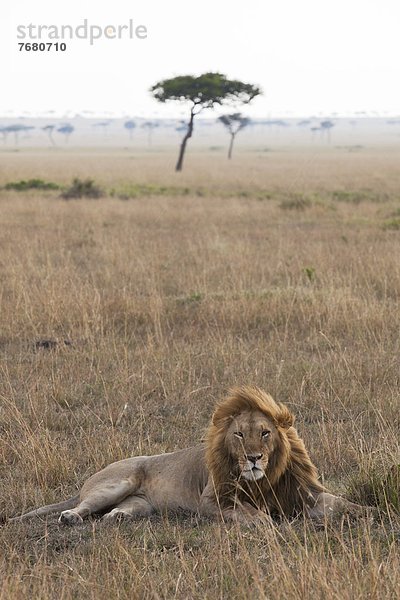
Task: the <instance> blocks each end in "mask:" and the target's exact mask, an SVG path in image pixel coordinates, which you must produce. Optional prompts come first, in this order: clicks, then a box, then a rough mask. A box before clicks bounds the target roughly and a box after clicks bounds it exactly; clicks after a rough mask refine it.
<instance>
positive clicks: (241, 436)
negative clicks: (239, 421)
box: [233, 431, 243, 438]
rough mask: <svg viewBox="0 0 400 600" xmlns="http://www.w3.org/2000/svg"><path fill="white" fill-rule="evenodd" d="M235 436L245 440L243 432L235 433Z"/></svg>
mask: <svg viewBox="0 0 400 600" xmlns="http://www.w3.org/2000/svg"><path fill="white" fill-rule="evenodd" d="M233 435H236V437H238V438H243V433H242V432H241V431H234V433H233Z"/></svg>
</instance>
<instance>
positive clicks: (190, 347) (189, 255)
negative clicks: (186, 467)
mask: <svg viewBox="0 0 400 600" xmlns="http://www.w3.org/2000/svg"><path fill="white" fill-rule="evenodd" d="M398 154H399V152H398V151H397V150H395V149H393V150H391V151H390V152H389V151H385V150H384V149H382V150H381V151H380V152H378V151H377V150H374V151H368V150H365V151H363V152H360V153H347V152H345V151H340V150H337V149H336V150H335V149H324V150H323V151H318V152H313V153H310V152H308V153H307V152H305V153H303V154H301V155H295V154H292V153H290V152H289V151H280V152H276V153H266V154H262V153H258V152H253V153H250V152H246V153H243V154H242V155H239V154H238V155H237V157H236V159H235V161H233V162H232V164H231V165H229V164H227V162H226V161H225V157H224V156H223V155H222V154H216V155H211V156H207V155H206V153H204V152H203V153H199V154H198V155H197V156H195V155H194V154H192V155H191V156H190V157H188V161H187V164H186V171H184V173H182V175H181V176H176V175H175V174H174V173H173V172H172V166H173V162H174V158H175V155H174V154H169V153H156V152H154V153H150V154H146V155H145V154H143V155H137V156H136V155H132V153H129V152H123V151H121V152H116V151H115V152H112V151H108V152H103V153H101V152H98V153H95V152H89V151H86V152H85V151H80V152H79V153H78V152H72V151H70V152H54V153H34V152H30V151H26V152H21V153H15V154H12V153H9V154H7V153H3V155H2V161H3V165H5V168H6V172H3V174H2V175H1V181H0V185H4V183H6V182H8V181H11V180H18V179H21V178H24V179H29V178H31V177H41V178H43V179H46V180H47V181H55V182H57V183H61V184H66V183H68V182H69V181H70V180H71V179H72V177H74V176H79V177H91V178H93V179H94V180H95V181H96V182H98V183H99V184H100V185H102V186H103V188H104V189H105V190H106V191H110V190H111V189H114V190H115V194H116V196H115V197H109V196H108V195H106V196H105V197H104V198H102V199H99V200H72V201H68V202H66V201H63V200H61V199H59V198H58V197H57V195H58V193H57V192H46V193H43V192H25V193H17V192H9V191H4V190H2V191H1V192H0V208H1V210H0V276H1V291H0V352H1V367H0V368H1V372H0V513H1V514H3V515H8V516H10V515H15V514H18V513H20V512H22V511H24V510H25V509H29V508H33V507H35V506H39V505H41V504H44V503H49V502H52V501H58V500H60V499H63V498H65V497H67V496H69V495H71V494H73V493H74V492H75V490H76V489H77V487H78V486H79V485H80V484H81V483H82V482H83V481H84V480H85V478H86V477H87V476H88V475H89V474H91V473H93V472H94V471H95V470H97V469H99V468H100V467H102V466H104V465H105V464H107V463H109V462H111V461H113V460H117V459H120V458H123V457H126V456H129V455H134V454H141V453H143V454H146V453H159V452H164V451H169V450H173V449H176V448H180V447H185V446H187V445H191V444H194V443H196V442H197V441H198V440H199V439H201V437H202V435H203V433H204V429H205V427H206V425H207V422H208V419H209V417H210V414H211V411H212V407H213V405H214V403H215V401H216V400H217V399H218V398H219V397H220V396H221V395H222V394H223V393H224V392H225V390H226V388H227V387H229V386H231V385H234V384H242V383H247V384H256V385H259V386H260V387H263V388H265V389H266V390H268V391H269V392H270V393H272V395H274V396H275V397H276V398H277V399H278V400H279V401H283V402H286V403H287V404H288V405H289V407H290V408H291V410H293V412H294V413H295V414H296V415H297V422H298V429H299V431H300V433H301V435H302V436H303V438H304V440H305V442H306V445H307V447H308V449H309V451H310V453H311V456H312V458H313V460H314V461H315V463H316V464H317V466H318V468H319V470H320V472H321V475H322V477H323V479H324V482H325V484H326V485H327V486H328V487H330V488H331V489H332V490H334V491H336V492H340V493H346V492H347V493H350V492H351V493H352V497H353V498H354V499H356V500H357V499H358V500H360V499H361V500H362V487H360V486H359V483H358V482H362V481H365V480H368V478H369V477H370V476H371V477H372V475H371V474H372V473H373V474H374V480H373V481H374V482H376V477H377V475H376V474H377V473H378V477H379V474H381V475H380V478H381V480H382V478H383V475H382V474H383V473H385V472H386V470H387V469H388V468H390V466H391V465H394V464H398V463H399V462H400V460H399V454H400V449H399V440H398V430H399V424H400V418H399V372H400V371H399V366H400V361H399V356H400V354H399V343H400V342H399V340H400V337H399V290H400V239H399V236H400V232H399V231H396V225H395V223H396V219H397V217H398V210H399V204H398V203H399V196H398V189H399V179H400V177H399V172H398V169H397V165H398V158H399V157H398ZM139 184H140V185H141V186H147V188H146V189H147V190H149V189H150V188H149V186H150V185H151V186H153V188H151V189H152V190H153V192H152V193H146V195H145V197H143V198H141V197H138V196H137V188H135V187H134V186H137V185H139ZM132 186H133V187H132ZM161 187H163V189H161ZM182 187H184V188H185V192H184V193H183V194H180V193H177V192H176V189H177V188H179V189H181V188H182ZM122 188H123V189H124V190H125V191H124V194H126V189H128V190H129V189H131V190H132V189H133V188H134V190H133V191H134V192H135V193H134V194H133V195H134V197H133V198H132V199H130V200H121V199H119V198H118V195H119V191H118V190H120V189H122ZM135 190H136V191H135ZM396 190H397V191H396ZM178 191H179V190H178ZM343 191H345V192H347V195H346V194H343ZM139 196H140V194H139ZM391 223H392V225H393V226H391V225H390V224H391ZM44 339H54V340H58V341H59V344H58V345H57V346H56V348H54V349H47V348H42V347H37V346H36V345H35V344H36V343H37V342H38V341H40V340H44ZM64 340H70V341H71V342H72V345H66V344H64V342H63V341H64ZM355 482H356V483H355ZM391 491H392V492H393V490H391ZM394 491H396V490H394ZM383 496H384V494H383ZM397 498H398V496H397ZM380 508H381V512H380V516H379V517H378V518H377V519H376V520H375V522H374V523H372V524H371V523H369V522H364V521H360V522H357V523H344V524H334V525H332V526H331V527H329V528H327V529H325V530H314V529H313V528H312V527H311V526H310V525H308V524H305V523H303V522H299V523H295V524H292V525H288V524H282V525H279V526H277V528H276V530H274V531H269V530H268V531H266V530H265V529H262V528H260V529H256V530H251V531H248V530H240V529H236V528H227V529H226V528H224V527H220V526H217V525H216V524H214V523H210V522H203V521H198V520H197V519H196V518H194V517H192V516H190V515H167V516H162V517H156V518H152V519H150V520H144V521H142V522H135V523H124V524H121V525H119V526H110V525H104V524H102V523H98V522H88V523H86V524H85V525H84V526H81V527H78V528H76V529H64V528H60V527H59V526H58V525H57V521H56V517H51V518H49V519H48V521H47V523H46V522H44V521H42V520H39V519H36V520H35V519H34V520H33V521H30V522H25V523H23V524H16V523H12V524H5V525H4V526H3V527H2V528H1V529H0V547H1V548H2V551H1V553H0V575H1V577H0V580H1V583H0V586H1V591H0V598H1V599H3V598H4V599H7V600H14V599H18V600H19V599H20V598H26V597H32V598H57V599H59V598H62V599H65V600H69V599H72V598H96V599H97V598H126V599H128V598H129V599H132V598H174V597H175V598H182V599H183V598H185V599H186V598H216V597H219V598H250V597H251V598H254V597H260V598H288V599H289V598H290V599H292V598H299V599H300V598H302V599H303V598H313V599H314V598H316V599H318V598H321V599H322V598H323V599H324V600H327V599H331V598H340V599H344V600H346V599H348V600H353V599H355V598H360V599H361V598H363V599H364V598H371V599H375V598H385V599H386V598H394V597H396V595H398V590H399V589H400V559H399V533H400V520H399V516H398V513H396V510H394V509H392V508H391V507H389V506H387V507H385V499H384V498H383V500H382V494H381V496H380ZM397 508H398V507H397Z"/></svg>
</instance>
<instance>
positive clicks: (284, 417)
mask: <svg viewBox="0 0 400 600" xmlns="http://www.w3.org/2000/svg"><path fill="white" fill-rule="evenodd" d="M275 420H276V422H277V424H278V427H281V428H282V429H289V427H292V425H293V423H294V415H292V413H291V412H290V410H289V409H288V408H286V406H284V405H283V404H280V405H279V412H278V414H277V415H276V417H275Z"/></svg>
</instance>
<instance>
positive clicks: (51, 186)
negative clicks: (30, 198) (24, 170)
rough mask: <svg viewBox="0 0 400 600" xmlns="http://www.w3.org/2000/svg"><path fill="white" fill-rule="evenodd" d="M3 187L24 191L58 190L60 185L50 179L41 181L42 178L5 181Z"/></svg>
mask: <svg viewBox="0 0 400 600" xmlns="http://www.w3.org/2000/svg"><path fill="white" fill-rule="evenodd" d="M4 189H5V190H15V191H16V192H26V191H27V190H59V189H60V186H59V185H58V184H57V183H53V182H52V181H43V179H27V180H25V179H21V181H10V183H6V185H5V186H4Z"/></svg>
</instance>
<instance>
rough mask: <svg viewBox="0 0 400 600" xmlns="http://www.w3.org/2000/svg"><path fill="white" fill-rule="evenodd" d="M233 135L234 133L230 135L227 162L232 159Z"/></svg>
mask: <svg viewBox="0 0 400 600" xmlns="http://www.w3.org/2000/svg"><path fill="white" fill-rule="evenodd" d="M235 135H236V133H231V142H230V144H229V150H228V159H229V160H230V159H231V158H232V150H233V142H234V141H235Z"/></svg>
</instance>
